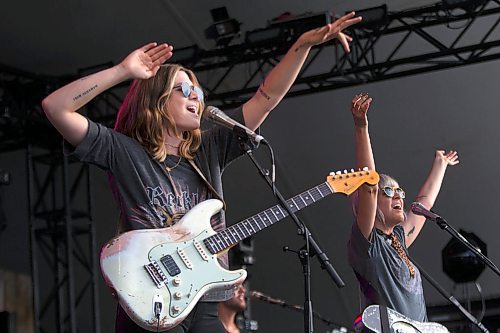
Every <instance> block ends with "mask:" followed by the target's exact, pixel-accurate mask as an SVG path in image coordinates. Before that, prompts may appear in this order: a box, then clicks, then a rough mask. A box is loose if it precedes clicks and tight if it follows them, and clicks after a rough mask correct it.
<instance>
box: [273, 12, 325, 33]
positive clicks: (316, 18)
mask: <svg viewBox="0 0 500 333" xmlns="http://www.w3.org/2000/svg"><path fill="white" fill-rule="evenodd" d="M331 22H332V16H331V14H330V12H323V13H306V14H302V15H290V14H288V13H286V15H281V16H280V17H279V18H276V19H273V20H272V21H271V24H270V25H269V27H270V28H271V27H273V28H280V29H281V30H282V31H283V32H286V33H288V34H289V35H294V36H298V35H301V34H302V33H304V32H306V31H309V30H312V29H315V28H319V27H322V26H324V25H326V24H328V23H331Z"/></svg>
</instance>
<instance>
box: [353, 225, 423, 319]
mask: <svg viewBox="0 0 500 333" xmlns="http://www.w3.org/2000/svg"><path fill="white" fill-rule="evenodd" d="M393 232H394V234H395V235H396V237H398V238H399V240H400V242H401V244H402V245H403V247H404V249H405V251H407V249H406V244H405V238H404V230H403V227H401V226H396V227H394V231H393ZM370 237H371V241H369V240H367V239H366V238H365V236H363V234H362V233H361V231H360V230H359V227H358V225H357V223H353V226H352V230H351V237H350V239H349V242H348V245H347V249H348V250H347V251H348V259H349V264H350V265H351V267H352V268H353V270H354V273H355V274H356V277H357V278H358V281H359V285H360V289H361V292H362V293H363V296H364V302H365V304H363V306H364V307H366V306H369V305H373V304H378V305H384V306H387V307H389V308H391V309H394V310H396V311H397V312H399V313H401V314H403V315H404V316H406V317H408V318H410V319H413V320H417V321H421V322H423V321H427V312H426V308H425V300H424V293H423V289H422V279H421V276H420V272H419V271H418V269H417V268H416V267H415V277H414V278H412V277H411V276H410V271H409V269H408V266H407V265H406V263H405V262H404V261H403V259H402V258H401V257H400V256H399V255H398V254H397V252H396V250H395V249H394V248H393V247H392V246H391V240H390V238H388V236H387V235H384V234H383V233H382V232H381V231H380V230H378V229H376V228H374V229H373V232H372V234H371V236H370Z"/></svg>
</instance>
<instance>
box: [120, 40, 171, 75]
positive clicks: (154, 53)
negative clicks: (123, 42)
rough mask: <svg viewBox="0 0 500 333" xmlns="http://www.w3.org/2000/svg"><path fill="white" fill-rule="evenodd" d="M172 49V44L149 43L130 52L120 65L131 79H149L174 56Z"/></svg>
mask: <svg viewBox="0 0 500 333" xmlns="http://www.w3.org/2000/svg"><path fill="white" fill-rule="evenodd" d="M172 51H173V47H172V45H168V44H160V45H158V44H157V43H149V44H146V45H144V46H143V47H141V48H138V49H137V50H134V51H133V52H132V53H130V54H129V55H128V56H127V57H126V58H125V59H124V60H123V61H122V62H121V63H120V64H119V66H120V68H121V69H123V70H124V71H125V73H126V74H125V75H126V76H127V78H129V79H143V80H145V79H149V78H151V77H153V76H155V75H156V73H157V72H158V69H160V65H161V64H163V63H164V62H165V61H166V60H168V59H170V58H171V57H172V54H173V53H172Z"/></svg>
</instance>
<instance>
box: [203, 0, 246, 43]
mask: <svg viewBox="0 0 500 333" xmlns="http://www.w3.org/2000/svg"><path fill="white" fill-rule="evenodd" d="M210 13H211V14H212V19H213V21H214V23H213V24H212V25H210V26H209V27H208V28H206V29H205V37H206V38H208V39H214V40H215V43H216V45H217V46H227V45H228V44H229V43H230V42H231V40H232V39H233V38H234V37H236V36H238V35H239V32H240V25H241V23H240V22H238V21H237V20H236V19H234V18H230V17H229V15H228V13H227V9H226V7H218V8H214V9H211V10H210Z"/></svg>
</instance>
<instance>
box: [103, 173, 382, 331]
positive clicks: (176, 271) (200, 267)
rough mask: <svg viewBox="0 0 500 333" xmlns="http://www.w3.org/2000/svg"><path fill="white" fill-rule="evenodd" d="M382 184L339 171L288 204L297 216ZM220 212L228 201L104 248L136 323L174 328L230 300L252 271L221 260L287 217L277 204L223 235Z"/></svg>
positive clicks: (110, 278)
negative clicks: (334, 197) (215, 222)
mask: <svg viewBox="0 0 500 333" xmlns="http://www.w3.org/2000/svg"><path fill="white" fill-rule="evenodd" d="M378 181H379V175H378V173H377V172H376V171H374V170H368V169H363V170H358V171H354V170H351V172H350V173H348V172H347V170H344V173H342V172H340V171H338V172H336V173H332V174H330V175H329V176H328V177H327V180H326V182H324V183H322V184H320V185H318V186H316V187H314V188H311V189H309V190H307V191H305V192H302V193H301V194H299V195H296V196H295V197H293V198H290V199H288V200H287V201H286V204H287V206H288V208H289V209H290V210H291V211H293V212H296V211H299V210H300V209H303V208H305V207H307V206H308V205H311V204H313V203H315V202H316V201H318V200H320V199H322V198H324V197H326V196H327V195H330V194H332V193H343V194H346V195H349V194H351V193H353V192H354V191H356V189H357V188H359V186H361V185H362V184H364V183H368V184H371V185H375V184H377V182H378ZM221 209H222V202H221V201H219V200H216V199H210V200H206V201H203V202H201V203H199V204H197V205H196V206H195V207H193V208H192V209H191V210H190V211H189V212H188V213H187V214H186V215H184V217H183V218H182V219H181V220H179V222H177V223H176V224H175V225H173V226H172V227H169V228H164V229H143V230H134V231H129V232H126V233H123V234H121V235H120V236H118V237H115V238H114V239H112V240H110V241H109V242H108V243H106V244H105V245H104V246H103V247H102V250H101V258H100V261H101V271H102V274H103V276H104V279H105V280H106V283H107V284H108V286H109V287H110V288H111V289H112V290H113V293H114V295H115V296H116V297H117V298H118V302H119V303H120V305H121V307H122V308H123V309H124V310H125V312H126V313H127V314H128V316H129V317H130V318H131V319H132V320H133V321H134V322H135V323H136V324H137V325H139V326H141V327H142V328H144V329H146V330H150V331H157V330H158V331H164V330H168V329H171V328H173V327H175V326H176V325H177V324H179V323H180V322H182V321H183V320H184V319H185V318H186V317H187V316H188V315H189V313H190V312H191V310H192V309H193V308H194V306H195V305H196V303H197V302H198V301H199V300H200V299H201V298H202V297H203V298H202V300H204V301H222V300H226V299H229V298H230V297H231V296H232V294H233V288H234V286H235V285H238V284H240V283H242V282H243V281H244V280H245V278H246V276H247V273H246V271H245V270H242V269H240V270H235V271H228V270H226V269H224V268H222V267H221V266H220V265H219V262H218V261H217V256H218V255H219V254H220V253H224V252H225V251H227V250H228V249H230V248H231V247H232V246H234V245H236V244H237V243H238V242H240V241H242V240H243V239H246V238H247V237H250V236H251V235H254V234H255V233H257V232H259V231H261V230H264V229H265V228H267V227H269V226H271V225H273V224H274V223H276V222H278V221H280V220H282V219H283V218H285V217H287V216H288V212H287V211H285V210H283V209H282V207H281V206H280V205H276V206H273V207H271V208H268V209H266V210H265V211H263V212H261V213H258V214H256V215H254V216H252V217H250V218H247V219H246V220H243V221H240V222H238V223H236V224H234V225H231V226H230V227H228V228H226V229H224V230H223V231H220V232H217V233H216V232H215V231H214V230H213V229H212V227H211V226H210V218H211V217H212V216H213V215H214V214H215V213H217V212H218V211H220V210H221Z"/></svg>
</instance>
